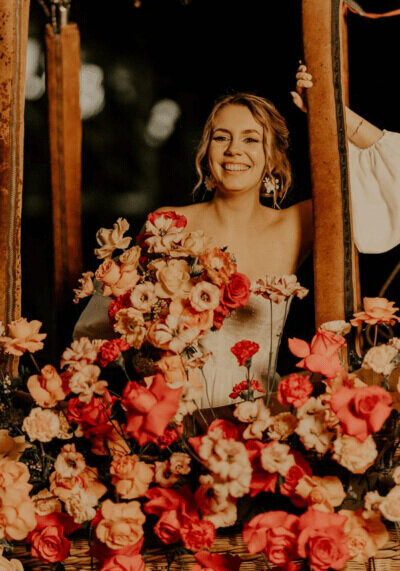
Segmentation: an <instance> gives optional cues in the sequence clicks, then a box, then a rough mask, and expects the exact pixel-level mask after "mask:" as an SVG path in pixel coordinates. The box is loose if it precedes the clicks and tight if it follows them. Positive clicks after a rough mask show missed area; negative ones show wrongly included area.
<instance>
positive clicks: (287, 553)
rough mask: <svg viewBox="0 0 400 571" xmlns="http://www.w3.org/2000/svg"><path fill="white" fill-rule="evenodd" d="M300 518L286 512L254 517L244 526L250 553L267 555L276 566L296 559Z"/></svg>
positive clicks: (244, 538) (245, 538)
mask: <svg viewBox="0 0 400 571" xmlns="http://www.w3.org/2000/svg"><path fill="white" fill-rule="evenodd" d="M298 521H299V518H298V517H297V516H295V515H292V514H288V513H286V512H284V511H271V512H266V513H261V514H258V515H256V516H255V517H253V519H251V520H250V521H249V523H246V524H245V525H244V526H243V541H244V542H245V543H246V544H247V549H248V551H249V553H260V552H261V551H262V552H264V553H265V555H266V557H267V559H268V560H269V561H271V563H274V564H275V565H285V564H286V563H288V562H289V561H291V560H292V559H295V558H296V555H297V553H296V538H297V526H298Z"/></svg>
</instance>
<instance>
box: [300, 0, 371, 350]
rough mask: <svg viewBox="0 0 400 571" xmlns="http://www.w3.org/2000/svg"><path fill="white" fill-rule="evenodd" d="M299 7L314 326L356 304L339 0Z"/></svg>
mask: <svg viewBox="0 0 400 571" xmlns="http://www.w3.org/2000/svg"><path fill="white" fill-rule="evenodd" d="M302 6H303V7H302V9H303V14H302V16H303V38H304V55H305V62H306V64H307V68H308V70H309V71H310V73H311V74H312V75H313V82H314V87H313V88H312V89H310V90H309V93H308V109H309V111H308V126H309V140H310V161H311V180H312V195H313V208H314V228H315V234H314V275H315V278H314V286H315V292H314V293H315V314H316V325H317V327H318V326H319V325H321V324H322V323H324V322H326V321H332V320H336V319H346V320H349V318H350V317H351V316H352V314H353V312H354V311H356V309H358V307H359V303H360V300H359V296H360V293H359V292H360V289H359V277H358V255H357V252H356V249H355V246H354V242H353V236H352V224H351V203H350V197H349V179H348V164H347V141H346V126H345V116H344V111H345V110H344V101H343V99H344V93H343V88H342V84H343V67H342V45H341V34H342V30H341V22H342V0H329V1H328V0H326V1H324V2H321V0H303V5H302ZM349 349H350V350H351V343H350V348H349Z"/></svg>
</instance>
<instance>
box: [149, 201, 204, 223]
mask: <svg viewBox="0 0 400 571" xmlns="http://www.w3.org/2000/svg"><path fill="white" fill-rule="evenodd" d="M171 210H172V211H174V212H176V213H177V214H181V215H183V216H186V218H187V219H188V222H192V221H195V220H196V218H197V216H198V215H199V213H200V212H202V211H203V210H204V204H203V203H201V202H199V203H196V204H187V205H186V206H161V207H160V208H157V210H155V211H154V212H170V211H171Z"/></svg>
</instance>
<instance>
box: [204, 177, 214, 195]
mask: <svg viewBox="0 0 400 571" xmlns="http://www.w3.org/2000/svg"><path fill="white" fill-rule="evenodd" d="M204 186H205V187H206V189H207V190H208V191H209V192H211V191H212V190H214V188H215V180H214V178H213V177H212V176H211V175H207V176H206V177H204Z"/></svg>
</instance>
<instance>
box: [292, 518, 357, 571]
mask: <svg viewBox="0 0 400 571" xmlns="http://www.w3.org/2000/svg"><path fill="white" fill-rule="evenodd" d="M346 520H347V517H346V516H342V515H339V514H337V513H328V512H322V511H317V510H313V509H312V508H310V509H309V510H308V511H306V513H304V514H303V515H302V516H300V518H299V531H300V535H299V537H298V540H297V549H298V553H299V556H300V557H302V558H304V559H306V558H307V557H308V561H309V563H310V566H311V567H312V568H313V570H314V571H327V570H328V569H343V568H344V566H345V564H346V561H348V560H349V559H350V553H349V549H348V547H347V537H346V534H345V532H344V526H345V523H346Z"/></svg>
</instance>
